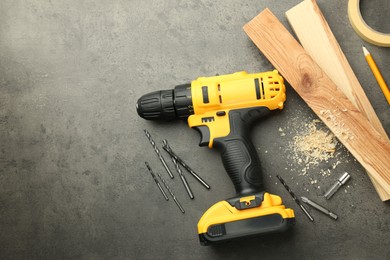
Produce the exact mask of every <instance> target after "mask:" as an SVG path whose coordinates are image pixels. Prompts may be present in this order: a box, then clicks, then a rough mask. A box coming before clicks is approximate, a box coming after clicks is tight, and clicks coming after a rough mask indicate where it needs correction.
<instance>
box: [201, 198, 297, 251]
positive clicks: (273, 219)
mask: <svg viewBox="0 0 390 260" xmlns="http://www.w3.org/2000/svg"><path fill="white" fill-rule="evenodd" d="M294 223H295V217H294V211H293V210H292V209H290V208H286V207H285V206H284V205H282V199H281V198H280V197H279V196H277V195H272V194H269V193H268V192H261V193H257V194H255V195H251V196H245V197H235V198H232V199H228V200H224V201H220V202H218V203H216V204H214V205H213V206H212V207H211V208H209V209H208V210H207V211H206V212H205V213H204V214H203V216H202V218H201V219H200V220H199V222H198V234H199V239H200V243H201V244H202V245H210V244H215V243H220V242H224V241H230V240H234V239H236V238H243V237H251V236H258V235H265V234H270V233H277V232H283V231H286V230H288V229H289V227H290V226H292V225H293V224H294Z"/></svg>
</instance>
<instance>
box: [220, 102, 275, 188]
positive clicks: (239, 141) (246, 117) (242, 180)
mask: <svg viewBox="0 0 390 260" xmlns="http://www.w3.org/2000/svg"><path fill="white" fill-rule="evenodd" d="M269 111H270V110H269V109H268V108H267V107H256V108H250V109H236V110H231V111H229V121H230V133H229V135H228V136H226V137H222V138H216V139H214V141H213V147H214V148H216V149H217V150H219V151H220V152H221V157H222V162H223V165H224V167H225V170H226V172H227V173H228V175H229V177H230V179H231V180H232V182H233V184H234V187H235V189H236V192H237V194H238V195H244V194H253V193H256V192H260V191H263V180H262V174H261V165H260V161H259V157H258V155H257V152H256V149H255V147H254V146H253V143H252V142H251V141H250V129H251V125H252V123H253V122H254V121H255V120H257V119H259V118H261V117H264V116H266V115H268V114H269Z"/></svg>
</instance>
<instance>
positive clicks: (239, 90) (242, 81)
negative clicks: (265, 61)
mask: <svg viewBox="0 0 390 260" xmlns="http://www.w3.org/2000/svg"><path fill="white" fill-rule="evenodd" d="M205 89H207V100H205V96H204V90H205ZM191 96H192V105H193V110H194V114H193V115H191V116H190V117H189V118H188V125H189V126H190V127H191V128H192V127H196V126H202V125H204V126H207V127H208V129H209V132H210V140H209V144H208V146H209V147H210V148H211V147H212V146H213V140H214V138H219V137H225V136H227V135H229V133H230V125H229V116H228V114H229V111H230V110H233V109H241V108H250V107H267V108H268V109H270V110H275V109H283V102H284V101H285V100H286V88H285V85H284V80H283V78H282V76H280V75H279V73H278V71H277V70H273V71H268V72H262V73H255V74H248V73H247V72H245V71H241V72H236V73H233V74H227V75H223V76H215V77H200V78H198V79H196V80H194V81H192V82H191ZM205 101H206V102H205ZM217 113H218V115H217ZM221 115H222V116H221Z"/></svg>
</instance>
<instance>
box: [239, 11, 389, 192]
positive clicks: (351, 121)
mask: <svg viewBox="0 0 390 260" xmlns="http://www.w3.org/2000/svg"><path fill="white" fill-rule="evenodd" d="M244 31H245V32H246V33H247V35H248V36H249V37H250V38H251V39H252V41H253V42H254V43H255V44H256V46H257V47H258V48H259V49H260V50H261V51H262V52H263V53H264V55H265V56H266V57H267V58H268V60H269V61H270V62H271V63H272V64H273V65H274V66H275V68H276V69H277V70H279V72H280V73H281V74H282V75H283V76H284V78H285V79H286V80H287V81H288V82H289V83H290V85H291V86H292V87H293V88H294V89H295V91H296V92H297V93H298V94H299V95H300V96H301V97H302V98H303V100H305V101H306V103H307V104H308V105H309V107H310V108H311V109H312V110H313V111H314V112H315V113H316V114H317V116H318V117H319V118H320V119H321V120H322V121H323V122H324V123H325V124H326V125H327V126H328V128H329V129H330V130H331V131H332V132H333V133H334V134H335V136H336V137H337V138H338V139H339V140H340V141H341V142H342V143H343V145H344V146H345V147H346V148H347V149H348V150H349V151H350V152H351V153H352V154H353V156H354V157H355V158H356V160H358V161H359V162H360V164H361V165H362V166H363V167H364V168H365V169H366V170H367V171H368V172H370V174H371V175H372V177H373V178H374V179H375V180H376V181H377V182H378V183H379V184H380V185H381V186H382V187H383V188H384V190H385V191H386V192H387V193H390V160H389V158H390V145H389V144H388V142H387V141H386V140H385V139H384V138H383V137H382V136H381V134H379V133H378V132H377V131H376V130H375V128H374V127H373V126H372V125H371V124H370V122H369V121H368V120H367V118H366V117H365V116H364V115H363V114H362V113H361V112H360V111H359V110H358V109H356V107H355V106H354V105H353V104H352V102H351V101H349V99H348V98H347V97H346V96H345V95H344V93H342V92H341V91H340V90H339V89H338V88H337V86H336V85H335V84H334V83H333V82H332V81H331V80H330V79H329V77H328V76H327V75H326V74H325V73H324V71H323V70H322V69H321V68H320V67H319V66H318V65H317V64H316V63H315V62H314V61H313V59H312V58H311V57H310V55H309V54H308V53H307V52H306V51H305V50H304V49H303V48H302V46H301V45H300V44H299V43H298V42H297V41H296V40H295V39H294V37H293V36H292V35H291V34H290V33H289V32H288V31H287V29H286V28H285V27H284V26H283V25H282V24H281V23H280V21H279V20H278V19H277V18H276V17H275V16H274V15H273V14H272V12H271V11H270V10H269V9H265V10H264V11H263V12H261V13H260V14H259V15H258V16H256V17H255V18H254V19H253V20H252V21H250V22H249V23H247V24H246V25H245V26H244Z"/></svg>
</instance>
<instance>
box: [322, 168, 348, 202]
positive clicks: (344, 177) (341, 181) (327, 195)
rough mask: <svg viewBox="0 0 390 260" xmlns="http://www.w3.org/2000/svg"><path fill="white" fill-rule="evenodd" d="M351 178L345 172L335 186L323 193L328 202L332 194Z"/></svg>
mask: <svg viewBox="0 0 390 260" xmlns="http://www.w3.org/2000/svg"><path fill="white" fill-rule="evenodd" d="M350 178H351V175H349V173H348V172H345V173H344V174H343V175H341V177H340V178H339V179H338V180H337V182H336V183H335V184H333V186H332V187H331V188H330V189H329V190H328V191H327V192H326V193H325V195H324V196H325V198H326V199H327V200H328V199H330V198H331V197H332V196H333V194H335V193H336V191H338V190H339V189H340V187H341V186H342V185H344V184H345V183H346V182H347V181H348V180H349V179H350Z"/></svg>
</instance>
